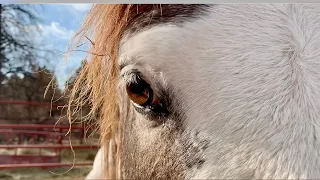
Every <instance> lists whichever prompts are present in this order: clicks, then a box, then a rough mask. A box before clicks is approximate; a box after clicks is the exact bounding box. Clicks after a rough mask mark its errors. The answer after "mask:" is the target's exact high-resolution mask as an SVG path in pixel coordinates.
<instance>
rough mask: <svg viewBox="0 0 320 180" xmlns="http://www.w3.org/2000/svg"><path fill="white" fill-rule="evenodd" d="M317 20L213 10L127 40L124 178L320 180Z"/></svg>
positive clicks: (310, 9)
mask: <svg viewBox="0 0 320 180" xmlns="http://www.w3.org/2000/svg"><path fill="white" fill-rule="evenodd" d="M319 20H320V8H319V6H317V5H266V4H261V5H258V4H254V5H217V6H212V7H208V8H207V12H206V14H204V15H201V16H200V17H199V18H195V19H192V20H190V21H186V22H184V23H183V24H179V25H177V24H175V23H165V24H158V25H154V26H152V27H151V28H148V29H144V30H142V31H139V32H138V33H134V34H127V36H125V37H124V38H123V41H122V42H123V43H122V44H121V46H120V54H119V57H120V58H119V59H118V64H119V66H120V67H121V68H122V69H121V77H120V84H119V86H120V89H123V90H124V89H125V88H126V87H127V88H128V89H129V91H130V92H129V96H128V95H126V94H120V95H121V97H125V99H131V105H130V106H131V108H132V109H131V110H132V111H131V113H132V118H131V119H127V120H126V122H125V126H126V129H125V147H124V157H125V159H124V166H125V174H126V177H127V178H134V177H140V178H148V177H158V178H168V177H170V178H175V179H176V178H196V179H200V178H202V179H205V178H319V177H320V151H319V149H320V147H319V146H320V141H319V139H320V134H319V132H320V131H319V130H320V129H319V127H320V121H319V115H320V113H319V108H320V101H319V99H320V81H319V80H320V71H319V69H320V61H319V60H318V59H319V57H320V56H319V54H320V49H319V48H320V39H319V38H320V31H319V28H320V21H319ZM148 85H150V87H149V86H148ZM142 92H143V93H142ZM151 92H152V93H151ZM139 93H140V95H139V96H138V97H137V96H135V95H137V94H139ZM141 94H144V96H143V95H141ZM139 104H140V105H139Z"/></svg>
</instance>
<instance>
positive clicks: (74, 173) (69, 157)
mask: <svg viewBox="0 0 320 180" xmlns="http://www.w3.org/2000/svg"><path fill="white" fill-rule="evenodd" d="M96 152H97V150H96V149H90V150H75V155H76V163H77V162H92V161H93V159H94V157H95V154H96ZM62 161H63V162H69V163H72V161H73V154H72V152H71V151H70V150H64V151H63V152H62ZM68 169H70V167H63V168H54V169H41V168H24V169H15V170H0V179H1V180H16V179H17V180H18V179H19V180H24V179H25V180H27V179H28V180H30V179H32V180H38V179H39V180H40V179H41V180H59V179H61V180H67V179H70V180H71V179H72V180H78V179H79V180H80V179H81V180H82V179H84V178H85V177H86V175H87V174H88V173H89V171H90V170H91V166H75V167H73V168H72V169H71V170H70V171H68V172H66V171H67V170H68Z"/></svg>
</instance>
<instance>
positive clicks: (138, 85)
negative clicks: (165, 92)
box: [126, 78, 157, 106]
mask: <svg viewBox="0 0 320 180" xmlns="http://www.w3.org/2000/svg"><path fill="white" fill-rule="evenodd" d="M126 90H127V94H128V96H129V98H130V99H131V101H133V102H134V103H136V104H138V105H140V106H147V105H151V104H153V103H155V102H156V101H155V100H156V99H157V98H156V97H155V96H154V94H153V90H152V88H151V87H150V84H148V83H147V82H146V81H144V80H143V79H141V78H138V79H137V82H134V83H130V84H127V86H126Z"/></svg>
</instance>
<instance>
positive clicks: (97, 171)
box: [85, 146, 104, 180]
mask: <svg viewBox="0 0 320 180" xmlns="http://www.w3.org/2000/svg"><path fill="white" fill-rule="evenodd" d="M103 167H104V148H103V146H102V147H101V148H100V149H99V151H98V152H97V154H96V157H95V158H94V162H93V166H92V170H91V171H90V172H89V174H88V175H87V177H86V178H85V180H98V179H103V169H104V168H103Z"/></svg>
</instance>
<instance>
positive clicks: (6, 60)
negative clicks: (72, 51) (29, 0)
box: [0, 4, 53, 86]
mask: <svg viewBox="0 0 320 180" xmlns="http://www.w3.org/2000/svg"><path fill="white" fill-rule="evenodd" d="M39 21H40V19H39V18H38V17H37V16H36V6H35V5H25V4H0V86H1V85H2V84H3V81H4V80H5V79H6V78H7V76H8V75H9V74H17V73H20V74H28V72H30V71H31V68H32V66H34V65H35V64H37V63H38V62H37V60H39V59H41V60H47V58H46V57H50V56H48V54H52V53H53V51H51V50H47V49H43V48H41V47H43V46H41V45H40V44H38V43H40V42H37V41H36V39H35V37H39V36H40V30H39V28H38V22H39ZM37 34H38V35H39V36H37ZM39 41H40V40H39Z"/></svg>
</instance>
